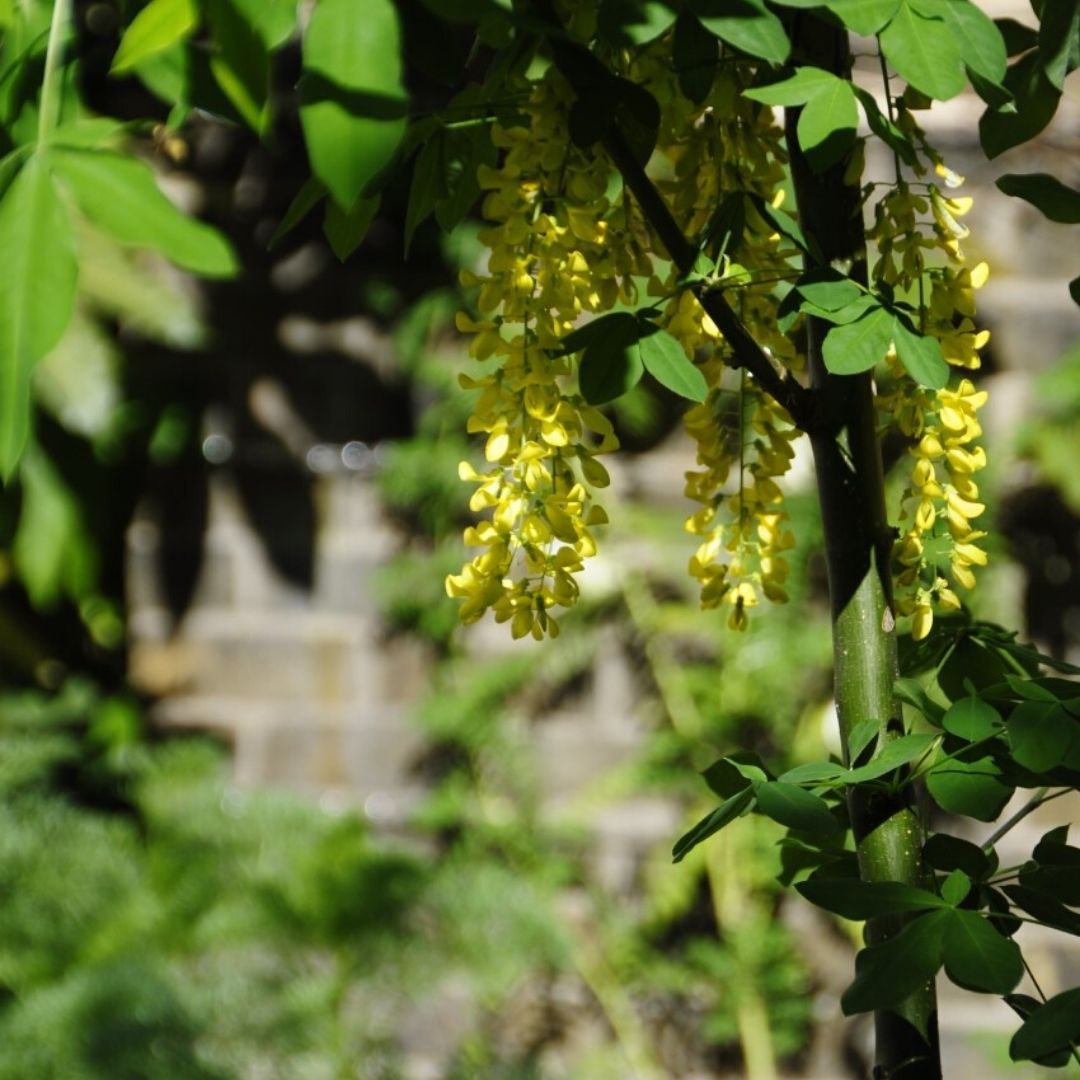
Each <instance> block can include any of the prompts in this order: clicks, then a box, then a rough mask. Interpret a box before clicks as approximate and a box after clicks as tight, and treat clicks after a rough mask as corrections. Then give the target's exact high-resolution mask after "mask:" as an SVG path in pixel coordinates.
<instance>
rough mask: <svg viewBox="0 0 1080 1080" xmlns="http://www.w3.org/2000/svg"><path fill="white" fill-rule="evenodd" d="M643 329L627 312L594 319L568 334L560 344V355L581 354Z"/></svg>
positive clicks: (617, 312)
mask: <svg viewBox="0 0 1080 1080" xmlns="http://www.w3.org/2000/svg"><path fill="white" fill-rule="evenodd" d="M642 330H643V327H642V325H641V322H640V321H639V320H638V319H637V318H635V317H634V316H633V315H631V314H630V313H629V312H627V311H614V312H612V313H611V314H609V315H601V316H600V317H599V318H598V319H592V320H590V321H589V322H587V323H585V325H584V326H579V327H578V328H577V329H576V330H574V331H572V332H571V333H569V334H567V335H566V337H564V338H563V339H562V340H561V341H560V342H559V349H558V355H559V356H568V355H569V354H570V353H576V352H581V350H582V349H587V348H588V347H589V346H590V345H596V344H600V343H602V342H603V341H604V340H605V338H609V337H618V338H623V337H626V336H628V335H629V334H630V333H631V332H634V333H638V334H639V335H640V333H641V332H642Z"/></svg>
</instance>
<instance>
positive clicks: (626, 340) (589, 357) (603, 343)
mask: <svg viewBox="0 0 1080 1080" xmlns="http://www.w3.org/2000/svg"><path fill="white" fill-rule="evenodd" d="M598 323H604V324H605V331H606V332H605V334H604V336H602V337H592V338H590V339H589V342H588V344H587V345H586V346H585V353H584V355H583V356H582V358H581V363H580V365H579V366H578V383H579V385H580V387H581V394H582V397H584V398H585V400H586V401H587V402H588V403H589V404H590V405H603V404H604V403H605V402H608V401H613V400H614V399H615V398H617V397H622V395H623V394H625V393H626V392H627V391H629V390H633V388H634V387H635V386H637V384H638V383H639V382H640V381H641V376H642V375H643V374H644V371H645V367H644V364H643V363H642V360H641V350H640V349H639V347H638V342H639V341H640V340H641V337H642V335H643V334H644V333H645V332H646V326H645V325H644V324H643V323H642V322H641V320H639V319H636V318H635V317H634V316H633V315H630V314H628V313H626V312H616V313H615V314H614V315H608V316H605V317H604V318H603V319H597V320H595V322H594V323H591V324H590V326H596V325H597V324H598ZM573 337H574V334H571V335H570V336H569V337H568V338H566V339H565V341H564V343H563V344H564V347H565V348H566V349H567V351H568V352H570V351H574V350H572V349H570V347H569V346H570V341H571V339H573Z"/></svg>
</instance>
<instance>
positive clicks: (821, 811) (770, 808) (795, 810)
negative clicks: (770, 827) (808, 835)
mask: <svg viewBox="0 0 1080 1080" xmlns="http://www.w3.org/2000/svg"><path fill="white" fill-rule="evenodd" d="M754 794H755V795H756V796H757V808H758V810H760V811H761V813H763V814H765V815H767V816H768V817H771V818H772V819H773V821H777V822H779V823H780V824H781V825H786V826H787V827H788V828H789V829H799V830H801V831H804V832H821V833H831V832H835V831H836V830H837V828H838V826H837V823H836V818H834V817H833V816H832V814H831V813H830V812H829V807H828V804H827V803H826V802H825V800H824V799H822V798H820V797H819V796H817V795H814V794H813V793H812V792H809V791H807V790H805V788H801V787H796V786H795V785H794V784H786V783H784V782H783V781H781V780H773V781H767V782H764V783H759V784H757V785H755V787H754Z"/></svg>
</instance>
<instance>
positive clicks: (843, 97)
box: [796, 79, 859, 172]
mask: <svg viewBox="0 0 1080 1080" xmlns="http://www.w3.org/2000/svg"><path fill="white" fill-rule="evenodd" d="M858 126H859V110H858V109H857V108H856V106H855V94H854V93H853V91H852V89H851V83H849V82H847V81H846V80H845V79H834V80H833V81H832V82H831V83H829V84H828V85H827V86H825V87H824V88H823V89H821V90H819V91H818V92H817V93H816V94H814V96H813V97H811V98H810V100H809V101H808V102H807V103H806V104H805V105H804V106H803V110H802V112H801V113H800V114H799V122H798V126H797V128H796V131H797V134H798V138H799V145H800V146H801V147H802V149H803V153H804V154H805V155H806V160H807V161H808V162H809V163H810V167H811V168H812V169H814V171H815V172H823V171H824V170H825V169H827V168H829V166H830V165H835V164H836V163H837V162H838V161H840V160H841V159H842V158H843V157H844V155H845V154H847V153H848V152H849V151H850V150H851V148H852V146H854V145H855V131H856V128H858Z"/></svg>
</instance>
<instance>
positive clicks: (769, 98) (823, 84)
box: [743, 65, 844, 105]
mask: <svg viewBox="0 0 1080 1080" xmlns="http://www.w3.org/2000/svg"><path fill="white" fill-rule="evenodd" d="M843 81H844V80H843V79H840V78H838V77H837V76H836V75H834V74H833V73H832V72H831V71H825V70H824V69H822V68H819V67H812V66H810V65H807V66H805V67H800V68H796V69H795V74H794V75H791V76H789V77H788V78H786V79H781V80H780V81H779V82H774V83H769V84H768V85H766V86H756V87H751V88H750V89H749V90H744V91H743V97H748V98H750V100H751V101H760V102H761V103H762V104H764V105H805V104H806V103H807V102H808V101H809V100H810V99H811V98H812V97H814V96H816V95H817V94H819V93H821V92H822V91H823V90H826V89H828V88H829V87H831V86H833V85H834V84H835V83H839V82H843Z"/></svg>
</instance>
